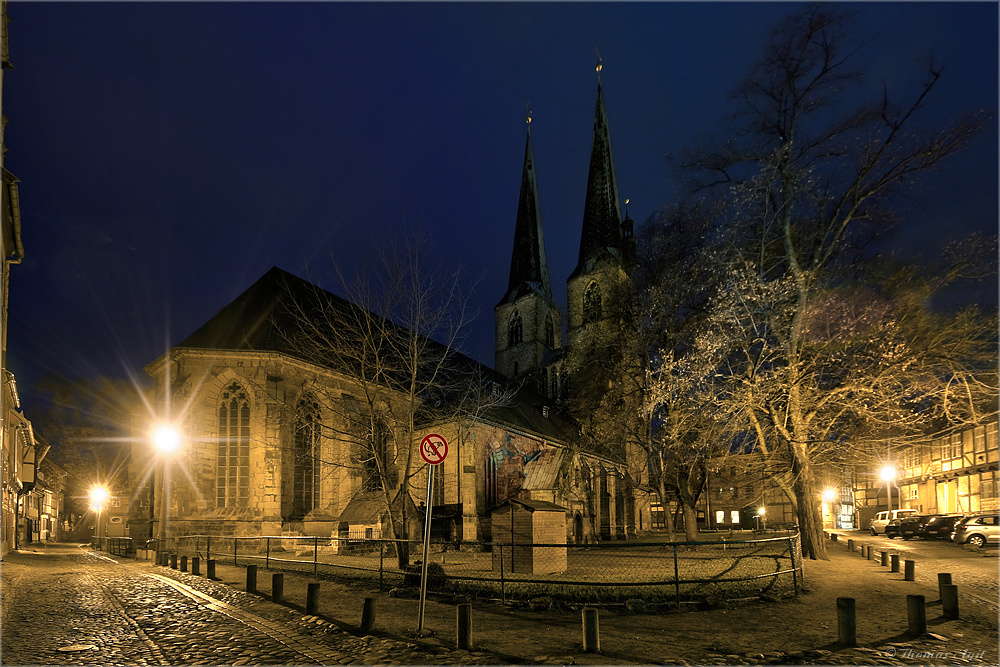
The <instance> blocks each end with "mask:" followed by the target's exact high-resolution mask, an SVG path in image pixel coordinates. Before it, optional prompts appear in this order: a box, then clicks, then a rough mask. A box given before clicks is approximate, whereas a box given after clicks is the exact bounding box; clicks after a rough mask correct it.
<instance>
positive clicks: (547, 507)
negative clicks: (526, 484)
mask: <svg viewBox="0 0 1000 667" xmlns="http://www.w3.org/2000/svg"><path fill="white" fill-rule="evenodd" d="M507 505H520V506H521V507H523V508H525V509H526V510H528V511H529V512H539V511H540V512H565V511H566V508H565V507H563V506H562V505H556V504H555V503H550V502H549V501H548V500H524V499H522V498H510V499H508V500H507V501H506V502H505V503H503V504H502V505H498V506H497V507H496V508H495V509H494V510H493V512H494V513H495V512H502V511H504V508H505V507H506V506H507Z"/></svg>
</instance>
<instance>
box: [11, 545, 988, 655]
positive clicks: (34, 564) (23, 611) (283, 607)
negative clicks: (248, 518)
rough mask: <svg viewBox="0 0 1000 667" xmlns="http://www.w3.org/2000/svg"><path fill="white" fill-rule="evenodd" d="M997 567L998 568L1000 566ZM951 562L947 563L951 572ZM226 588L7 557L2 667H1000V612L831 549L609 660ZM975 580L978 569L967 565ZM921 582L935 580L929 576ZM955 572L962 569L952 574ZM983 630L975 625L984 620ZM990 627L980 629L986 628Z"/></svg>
mask: <svg viewBox="0 0 1000 667" xmlns="http://www.w3.org/2000/svg"><path fill="white" fill-rule="evenodd" d="M993 562H996V561H995V560H994V561H993ZM955 564H956V563H954V562H952V563H951V565H955ZM217 565H218V567H217V574H218V580H215V581H212V580H209V579H207V578H206V577H205V576H203V575H202V576H195V575H193V574H190V573H184V572H180V571H178V570H175V569H171V568H165V567H159V566H155V565H153V564H152V563H151V562H148V561H143V560H138V561H136V560H132V559H121V558H116V557H109V556H106V555H104V554H100V553H95V552H92V551H90V550H89V549H88V548H86V547H82V546H76V545H68V544H58V545H51V544H50V545H45V546H41V545H39V546H38V547H37V548H34V549H32V550H24V551H18V552H15V553H11V554H8V555H6V556H4V558H3V565H2V570H0V573H2V581H3V598H2V601H3V605H2V611H3V619H2V656H0V657H2V659H0V664H3V665H109V664H128V665H191V664H202V665H305V664H324V665H360V664H365V665H412V664H561V665H567V664H581V665H582V664H604V665H613V664H618V665H621V664H662V665H713V664H729V665H756V664H815V665H820V664H829V665H857V664H885V665H918V664H935V665H979V664H996V662H997V659H998V657H997V645H996V632H997V627H996V607H995V606H993V605H987V606H986V607H981V606H977V605H976V604H975V602H974V601H973V600H967V599H963V603H962V604H963V606H962V618H961V619H954V620H951V619H946V618H944V617H942V616H940V611H941V608H940V606H939V603H935V602H933V601H934V600H935V592H936V591H935V587H933V586H931V585H928V584H922V583H920V582H916V583H914V582H906V581H903V578H902V576H901V574H899V573H896V574H892V573H889V572H887V568H882V567H878V566H877V565H875V564H874V563H871V562H868V561H866V560H865V559H862V558H860V556H859V555H857V554H856V553H855V554H851V553H848V552H847V550H846V549H844V545H842V544H841V545H836V544H835V545H833V546H832V548H831V550H830V560H828V561H807V562H806V563H805V568H806V570H805V580H806V584H807V586H808V588H809V589H810V592H807V593H803V594H801V595H800V596H798V597H797V598H794V599H791V600H788V601H783V602H775V603H765V602H760V601H757V602H751V603H749V604H745V605H726V606H725V607H724V608H720V609H712V610H705V611H697V612H689V613H681V614H677V613H669V612H653V613H628V612H626V611H624V610H620V611H616V610H614V609H606V608H602V609H601V612H600V613H601V620H600V634H601V651H600V652H599V653H585V652H583V650H582V645H581V628H580V611H579V609H569V608H562V607H560V608H558V609H557V608H553V609H551V610H549V611H534V610H531V609H528V608H525V607H516V606H510V605H507V606H504V605H498V604H492V603H488V602H481V603H477V604H474V605H473V606H474V609H475V611H474V614H475V619H476V620H475V627H476V632H475V649H476V650H474V651H463V650H459V649H457V648H455V625H454V624H455V607H454V604H453V603H451V602H447V601H444V600H436V601H433V602H432V601H431V600H428V622H427V624H426V625H425V628H426V629H428V632H429V634H425V635H424V636H420V637H418V636H417V635H416V634H413V633H412V630H413V629H414V628H415V627H416V605H417V601H416V600H412V599H401V598H393V597H391V596H388V595H386V594H384V593H378V592H377V591H375V590H371V589H365V588H352V587H345V586H343V585H338V584H336V583H334V582H324V583H323V584H322V586H323V591H324V593H323V595H324V598H323V599H324V602H323V603H322V604H321V606H320V611H319V616H305V615H303V611H302V608H301V606H297V604H296V602H295V601H297V600H299V599H300V598H301V597H302V592H303V589H304V587H305V584H306V582H308V581H311V579H310V577H309V576H308V575H304V574H294V573H287V572H286V573H285V574H284V575H283V576H284V577H285V587H284V589H285V593H286V596H288V595H289V594H290V593H291V596H290V597H286V599H289V600H290V602H288V603H286V604H276V603H274V602H272V601H270V599H268V597H267V592H268V591H269V588H268V586H267V581H268V580H269V579H270V577H269V576H263V574H262V576H261V577H260V578H259V579H258V591H259V592H260V594H256V595H255V594H248V593H246V592H245V591H244V590H243V589H244V587H245V586H244V585H245V568H242V567H238V566H235V565H234V564H233V563H232V562H229V563H218V564H217ZM962 565H965V566H966V567H968V568H969V569H970V570H972V569H974V568H975V565H974V564H973V561H972V560H969V561H968V562H967V563H963V564H962ZM924 569H926V570H930V565H929V564H925V566H924ZM953 569H955V570H956V571H961V570H958V568H953ZM911 593H915V594H920V595H924V596H926V600H927V602H928V605H927V623H928V628H929V630H930V633H929V634H927V635H924V636H917V637H912V636H907V635H906V634H905V630H906V627H907V620H906V613H907V612H906V606H907V605H906V596H907V595H908V594H911ZM368 595H377V596H379V600H380V602H379V605H380V606H379V615H378V622H377V624H376V632H375V634H374V635H373V636H367V637H365V636H359V635H358V634H355V630H356V627H357V626H355V625H353V624H354V623H355V622H356V621H357V620H358V615H357V612H359V611H360V607H361V602H362V599H363V598H364V597H366V596H368ZM839 596H850V597H855V598H857V609H858V645H857V646H844V645H840V644H838V643H837V641H836V640H837V618H836V613H835V604H834V603H835V598H836V597H839ZM977 619H978V620H977ZM983 619H985V622H983Z"/></svg>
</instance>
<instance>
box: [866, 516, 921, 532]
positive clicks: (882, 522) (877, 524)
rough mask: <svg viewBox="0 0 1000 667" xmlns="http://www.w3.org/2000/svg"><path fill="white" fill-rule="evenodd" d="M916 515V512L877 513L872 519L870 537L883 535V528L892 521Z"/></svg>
mask: <svg viewBox="0 0 1000 667" xmlns="http://www.w3.org/2000/svg"><path fill="white" fill-rule="evenodd" d="M915 514H917V510H890V511H888V512H879V513H878V514H876V515H875V518H874V519H872V525H871V530H872V535H878V534H879V533H881V534H883V535H885V527H886V524H888V523H889V522H890V521H892V520H893V519H902V518H904V517H908V516H913V515H915Z"/></svg>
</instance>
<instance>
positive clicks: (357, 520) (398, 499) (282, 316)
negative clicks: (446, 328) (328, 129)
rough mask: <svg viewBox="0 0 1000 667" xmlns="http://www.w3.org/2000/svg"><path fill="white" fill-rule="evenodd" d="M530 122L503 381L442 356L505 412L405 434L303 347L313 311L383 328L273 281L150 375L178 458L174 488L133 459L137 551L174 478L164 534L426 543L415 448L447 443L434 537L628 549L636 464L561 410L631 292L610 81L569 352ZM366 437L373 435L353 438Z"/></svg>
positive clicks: (385, 395)
mask: <svg viewBox="0 0 1000 667" xmlns="http://www.w3.org/2000/svg"><path fill="white" fill-rule="evenodd" d="M528 122H529V126H528V127H529V132H528V136H527V140H526V144H525V153H524V164H523V170H522V181H521V190H520V195H519V199H518V207H517V216H516V220H515V225H514V244H513V252H512V255H511V264H510V276H509V282H508V288H507V292H506V293H505V294H504V295H503V298H502V299H501V300H500V302H499V303H498V304H497V306H496V308H495V322H496V348H495V349H496V355H495V365H496V368H495V369H489V368H486V367H484V366H482V365H481V364H478V363H477V362H475V361H473V360H471V359H469V358H467V357H464V356H463V355H460V354H458V353H457V352H455V351H453V350H444V352H443V353H445V354H448V355H450V360H451V362H453V363H454V364H455V366H456V368H457V367H461V368H463V369H465V370H467V371H469V375H474V376H476V377H477V378H478V381H479V383H480V386H484V387H487V388H491V389H490V390H491V391H492V392H493V394H494V396H495V397H497V400H496V401H495V402H494V403H492V404H488V405H486V407H483V408H482V409H476V410H464V411H463V410H457V411H455V412H453V413H450V414H448V415H446V416H442V415H441V414H439V413H435V412H434V410H432V409H430V403H431V401H432V400H433V399H431V398H429V397H428V396H421V397H420V400H421V401H424V404H422V405H418V406H417V413H418V418H417V419H416V420H415V421H416V423H417V429H416V432H413V431H408V430H407V427H406V424H405V423H404V422H405V419H400V417H399V415H403V414H405V406H403V405H402V404H403V403H404V402H405V398H406V397H405V396H403V395H402V394H401V392H400V391H399V390H398V388H395V387H392V386H389V384H387V383H382V385H379V383H378V382H377V381H376V382H373V381H372V380H371V378H368V377H363V376H362V375H363V373H362V372H361V371H360V370H359V367H358V365H357V363H353V362H344V360H343V358H342V357H338V356H337V355H334V354H325V353H307V352H306V351H305V348H304V347H302V346H301V345H297V344H296V340H295V335H296V334H295V332H296V331H300V330H301V328H302V327H301V324H302V322H303V319H302V317H303V314H304V313H306V314H308V313H320V312H322V313H324V314H325V315H324V317H326V318H327V319H325V320H324V321H325V322H326V324H316V322H311V323H312V324H316V327H317V328H322V327H323V326H329V327H330V329H329V331H330V332H333V330H334V329H336V328H338V327H337V325H336V322H338V321H339V322H349V321H354V322H357V321H358V320H359V318H365V317H367V318H376V317H377V316H374V315H373V314H372V313H369V312H367V311H364V310H363V309H361V308H360V306H358V305H356V304H353V303H350V302H348V301H346V300H344V299H341V298H340V297H337V296H335V295H333V294H331V293H329V292H326V291H325V290H322V289H321V288H319V287H317V286H316V285H313V284H311V283H309V282H307V281H305V280H303V279H301V278H298V277H296V276H293V275H291V274H289V273H287V272H285V271H283V270H281V269H279V268H277V267H275V268H272V269H271V270H270V271H268V272H267V273H266V274H264V275H263V276H262V277H261V278H260V279H258V280H257V281H256V282H255V283H254V284H253V285H251V286H250V287H249V288H248V289H247V290H246V291H245V292H244V293H243V294H241V295H240V296H238V297H237V298H236V299H235V300H234V301H233V302H232V303H230V304H228V305H226V306H225V307H223V308H222V309H221V310H220V311H219V312H218V313H217V314H216V315H215V316H214V317H213V318H211V319H210V320H209V321H208V322H206V323H205V324H204V325H203V326H201V327H200V328H199V329H198V330H197V331H195V332H194V333H192V334H191V335H190V336H188V337H187V338H186V339H185V340H183V341H181V342H180V343H179V344H178V345H176V346H174V347H173V348H171V349H170V350H168V351H167V352H166V353H165V354H164V355H162V356H161V357H160V358H158V359H156V360H154V361H153V362H152V363H150V364H149V365H148V366H147V367H146V371H147V372H148V373H149V374H150V375H151V376H152V377H153V378H154V379H155V380H156V396H155V399H154V401H153V402H154V405H155V407H156V408H157V410H158V411H159V413H160V414H173V415H175V416H176V415H180V417H179V424H180V426H181V430H182V431H183V440H184V447H183V448H182V450H181V452H180V453H179V454H178V455H177V457H176V459H175V460H172V461H171V464H170V465H171V468H170V469H171V474H169V475H166V476H164V473H163V470H164V466H163V465H162V463H158V462H157V460H156V459H155V457H154V456H153V454H152V453H151V450H150V448H149V446H148V444H146V443H145V442H142V443H137V444H136V445H135V446H134V447H133V466H132V469H133V470H134V471H135V472H136V478H135V479H134V480H132V483H133V486H134V493H133V499H132V506H131V508H130V516H129V527H130V534H131V536H132V537H133V538H137V539H148V538H150V537H152V536H155V535H157V534H158V532H159V526H160V521H161V516H160V515H161V510H160V503H161V494H162V493H163V488H164V486H163V484H164V478H166V480H167V483H168V485H169V486H168V492H167V493H166V498H167V501H168V504H169V507H168V510H167V516H168V517H169V521H168V526H167V530H168V534H169V535H170V536H178V535H195V534H201V535H205V534H209V535H231V536H232V535H236V536H255V535H256V536H263V535H292V536H294V535H319V536H328V537H350V538H351V539H363V538H366V537H367V538H379V537H381V538H389V537H392V536H393V535H398V534H403V532H405V534H408V535H409V536H410V537H411V538H415V537H419V534H420V532H421V530H422V523H423V521H422V512H423V509H422V508H421V507H418V504H420V503H422V500H423V488H424V486H425V485H426V472H427V466H426V464H424V463H423V462H422V461H421V460H420V457H419V456H414V449H415V448H417V447H419V446H420V445H419V443H420V442H421V439H422V437H423V436H425V435H430V434H432V433H433V434H436V435H437V436H439V437H441V438H443V439H445V440H446V441H447V443H448V455H447V457H446V458H445V460H444V461H443V462H442V463H440V464H439V465H438V466H437V468H436V471H435V492H434V496H433V511H432V533H434V534H435V536H436V537H442V538H445V539H450V540H454V541H456V542H461V543H476V542H487V541H489V540H490V538H491V534H490V533H491V513H492V511H493V510H494V509H496V508H497V507H499V506H500V505H502V504H504V503H506V502H508V501H509V500H511V499H517V500H531V501H545V502H547V503H553V504H555V505H557V506H559V507H562V508H564V509H565V512H566V536H567V541H568V542H569V543H571V544H573V543H585V542H590V541H593V540H596V539H615V538H625V537H627V536H634V535H635V530H636V511H635V499H634V497H633V489H632V484H631V481H630V479H629V477H628V474H627V469H626V465H625V462H624V461H621V460H614V459H613V458H610V457H608V456H607V455H601V454H599V453H596V452H593V451H587V450H586V448H584V447H582V446H581V445H580V443H579V438H578V434H579V427H578V426H577V425H575V424H574V423H573V422H572V420H571V419H569V418H568V417H567V416H566V414H565V412H564V411H563V410H561V409H560V408H561V405H562V403H563V399H564V398H565V396H566V392H567V391H568V390H569V389H568V387H569V386H570V385H569V383H568V373H569V369H570V368H571V363H572V355H573V353H574V350H576V349H581V348H584V347H586V346H587V345H590V344H592V342H593V341H594V340H597V339H600V338H601V336H602V324H603V323H605V322H606V320H607V318H608V315H607V313H608V308H607V305H608V303H609V299H612V298H613V294H614V289H615V288H616V286H620V285H622V284H623V283H625V282H626V281H627V280H628V273H629V267H630V262H631V260H632V258H633V257H634V246H633V243H634V242H633V239H632V221H631V220H630V219H628V217H627V215H626V216H625V218H624V220H623V219H622V216H621V213H620V207H619V201H618V191H617V186H616V183H615V174H614V164H613V161H612V156H611V142H610V136H609V131H608V119H607V115H606V113H605V110H604V100H603V93H602V91H601V87H600V82H599V81H598V90H597V106H596V112H595V119H594V138H593V148H592V152H591V160H590V172H589V176H588V182H587V190H586V203H585V209H584V219H583V228H582V230H583V231H582V237H581V243H580V254H579V262H578V264H577V267H576V269H575V270H574V271H573V273H572V274H571V275H570V276H569V279H568V281H567V291H568V307H567V328H566V331H567V333H568V336H567V340H566V341H564V339H563V331H564V324H563V316H562V313H561V312H560V309H559V308H558V307H557V306H556V305H555V302H554V299H553V296H552V289H551V285H550V282H549V274H548V266H547V262H546V257H545V246H544V240H543V235H542V226H541V216H540V211H539V206H538V190H537V184H536V180H535V168H534V161H533V156H532V149H531V136H530V118H529V121H528ZM308 317H309V316H308V315H307V318H308ZM330 318H332V319H330ZM338 318H340V319H338ZM372 321H374V320H372ZM380 326H383V327H384V328H385V330H387V331H388V330H393V329H395V330H401V327H398V325H395V324H392V323H387V322H384V321H383V322H382V323H381V325H380ZM439 347H441V348H443V347H444V346H439ZM376 385H379V386H378V387H377V391H376V392H375V393H376V394H377V395H376V396H375V397H374V398H373V390H372V387H375V386H376ZM446 402H447V397H446ZM362 423H364V424H371V425H374V426H373V428H369V429H367V430H364V429H359V428H357V427H358V425H359V424H362ZM151 426H152V425H151V424H137V425H136V429H137V430H138V431H143V432H144V431H146V430H148V429H149V428H150V427H151ZM136 435H142V434H141V433H137V434H136ZM414 461H416V463H413V462H414ZM390 507H391V508H393V510H392V511H391V512H390ZM400 507H405V508H406V509H405V516H406V517H408V523H407V526H406V529H405V531H402V532H401V531H400V528H401V526H398V525H395V526H394V525H393V524H392V521H393V520H395V517H397V516H399V513H400V512H399V508H400Z"/></svg>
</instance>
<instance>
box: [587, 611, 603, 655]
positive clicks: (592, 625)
mask: <svg viewBox="0 0 1000 667" xmlns="http://www.w3.org/2000/svg"><path fill="white" fill-rule="evenodd" d="M583 650H584V652H585V653H600V651H601V628H600V620H599V619H598V616H597V610H596V609H594V608H593V607H584V608H583Z"/></svg>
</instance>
